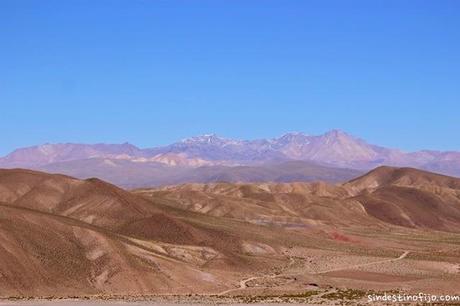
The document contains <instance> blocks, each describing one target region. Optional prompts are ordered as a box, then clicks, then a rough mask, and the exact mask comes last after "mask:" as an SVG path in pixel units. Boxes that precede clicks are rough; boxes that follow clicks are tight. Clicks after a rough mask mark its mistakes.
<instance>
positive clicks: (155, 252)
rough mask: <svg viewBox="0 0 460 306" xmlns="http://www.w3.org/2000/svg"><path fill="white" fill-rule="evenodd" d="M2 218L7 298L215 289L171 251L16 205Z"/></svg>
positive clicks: (0, 268) (1, 286)
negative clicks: (197, 285) (197, 287)
mask: <svg viewBox="0 0 460 306" xmlns="http://www.w3.org/2000/svg"><path fill="white" fill-rule="evenodd" d="M0 216H1V218H0V225H1V226H0V242H1V243H0V257H1V260H0V278H1V281H0V292H1V295H2V296H9V295H15V296H43V295H48V296H49V295H53V296H77V295H91V294H98V293H101V292H105V293H108V294H110V293H112V294H114V293H117V294H130V293H131V294H142V293H149V292H159V293H161V292H163V293H170V292H180V291H182V290H184V289H185V290H186V291H188V290H190V291H192V289H189V287H190V284H193V283H194V282H200V284H201V285H202V287H203V288H206V287H207V288H212V287H215V284H214V283H213V282H211V281H210V280H211V279H212V276H211V275H209V274H208V273H205V272H200V271H199V270H198V269H197V267H194V266H193V265H189V264H187V263H186V262H183V261H180V260H178V259H176V258H175V257H176V256H175V255H174V251H169V250H168V245H164V244H160V243H149V244H145V245H144V244H142V243H139V242H137V241H136V240H133V239H131V238H124V237H122V236H119V235H116V234H113V233H110V232H106V231H103V230H101V229H100V228H97V227H94V226H90V225H88V224H86V223H84V222H80V221H77V220H74V219H71V218H67V217H58V216H55V215H52V214H48V213H43V212H37V211H34V210H30V209H24V208H16V207H13V206H10V205H0ZM191 251H193V250H191ZM197 251H201V252H203V254H205V255H206V256H215V254H216V252H213V251H212V250H210V251H207V250H206V249H205V248H202V249H198V250H195V251H194V252H197ZM182 252H183V253H187V252H188V250H187V247H184V248H183V250H182ZM192 254H193V253H192ZM197 257H198V256H197ZM198 258H199V257H198Z"/></svg>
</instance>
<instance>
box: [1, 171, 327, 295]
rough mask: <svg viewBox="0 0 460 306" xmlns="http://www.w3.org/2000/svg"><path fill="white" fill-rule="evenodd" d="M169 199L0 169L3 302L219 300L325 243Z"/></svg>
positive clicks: (89, 182)
mask: <svg viewBox="0 0 460 306" xmlns="http://www.w3.org/2000/svg"><path fill="white" fill-rule="evenodd" d="M163 202H164V201H163V199H158V201H151V200H148V199H145V198H142V197H140V196H138V195H136V194H133V193H130V192H128V191H125V190H122V189H120V188H118V187H115V186H113V185H110V184H107V183H105V182H102V181H100V180H97V179H88V180H78V179H74V178H71V177H68V176H63V175H52V174H46V173H41V172H35V171H30V170H21V169H14V170H0V280H1V281H0V292H1V296H9V295H19V296H43V295H58V296H69V295H89V294H115V293H116V294H128V295H129V294H133V295H137V294H146V293H150V294H153V293H155V294H159V293H163V294H170V293H181V294H184V293H191V292H205V293H206V292H214V293H215V292H219V291H222V290H224V289H228V286H229V282H234V281H236V280H234V278H235V273H241V272H242V271H245V272H248V273H249V271H257V270H260V269H265V268H270V267H273V265H278V264H281V263H282V261H281V259H282V256H281V254H278V252H279V251H278V250H281V249H283V248H286V247H287V245H303V244H307V243H309V241H311V240H312V239H313V240H314V239H315V238H312V237H311V236H308V235H306V234H299V235H296V236H292V235H290V233H287V232H283V231H280V228H271V227H263V226H256V225H251V224H247V223H243V222H237V221H231V220H227V219H217V218H215V217H213V216H205V215H202V214H197V213H193V212H190V211H184V210H178V209H176V208H173V207H170V206H166V205H164V203H163ZM331 243H332V242H331ZM253 250H257V251H258V252H262V251H263V252H266V253H267V254H271V256H272V257H260V258H259V257H256V256H254V255H251V253H250V252H252V251H253ZM261 250H262V251H261ZM236 277H237V276H236Z"/></svg>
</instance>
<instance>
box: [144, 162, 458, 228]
mask: <svg viewBox="0 0 460 306" xmlns="http://www.w3.org/2000/svg"><path fill="white" fill-rule="evenodd" d="M135 193H138V194H140V195H144V196H145V197H147V198H151V199H155V198H156V199H159V198H162V199H167V200H169V202H168V204H169V205H171V206H174V207H178V208H181V209H185V210H191V211H195V212H199V213H203V214H207V215H212V216H216V217H227V218H233V219H239V220H244V221H248V222H252V223H256V224H267V223H268V224H278V225H283V224H284V225H286V226H294V227H295V226H298V227H302V226H315V227H321V226H325V227H326V228H333V227H343V226H352V227H353V226H368V227H376V226H377V227H381V226H382V224H387V225H388V224H392V225H398V226H404V227H411V228H414V227H417V228H418V227H420V228H429V229H436V230H445V231H460V179H457V178H453V177H448V176H444V175H439V174H435V173H430V172H426V171H421V170H417V169H412V168H392V167H379V168H377V169H375V170H373V171H371V172H369V173H367V174H365V175H363V176H361V177H359V178H357V179H354V180H352V181H350V182H348V183H345V184H342V185H330V184H326V183H321V182H316V183H300V182H299V183H259V184H242V183H240V184H230V183H214V184H185V185H179V186H171V187H164V188H158V189H140V190H136V191H135ZM383 226H384V225H383Z"/></svg>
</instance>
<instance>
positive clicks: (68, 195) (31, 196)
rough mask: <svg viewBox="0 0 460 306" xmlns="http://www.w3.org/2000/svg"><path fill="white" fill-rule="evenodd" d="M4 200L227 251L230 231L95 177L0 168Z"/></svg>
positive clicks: (140, 234) (135, 233) (132, 233)
mask: <svg viewBox="0 0 460 306" xmlns="http://www.w3.org/2000/svg"><path fill="white" fill-rule="evenodd" d="M0 202H3V204H5V205H9V206H13V207H18V208H25V209H29V210H34V211H40V212H45V213H48V214H50V215H56V216H65V217H68V218H72V219H75V220H79V221H82V222H85V223H87V224H91V225H94V226H97V227H99V228H102V229H105V230H109V231H112V232H115V233H119V234H123V235H128V236H132V237H135V238H141V239H150V240H156V241H162V242H167V243H174V244H189V245H193V244H195V245H199V244H202V243H203V241H207V243H208V244H212V245H214V242H216V243H215V245H217V246H219V247H220V248H221V250H224V249H225V250H224V251H228V248H230V249H232V248H233V246H231V245H230V246H229V245H226V244H225V243H221V241H222V237H225V238H226V239H227V240H226V241H232V240H234V239H233V238H232V237H231V235H228V234H226V233H224V232H221V231H217V230H209V229H208V228H206V227H203V226H201V225H192V224H190V220H186V219H183V218H177V217H174V216H172V215H171V214H170V212H169V211H168V207H166V209H165V207H163V206H161V205H158V204H157V203H155V202H152V201H149V200H146V199H145V198H143V197H139V196H138V195H135V194H133V193H130V192H128V191H125V190H123V189H121V188H118V187H116V186H114V185H111V184H109V183H106V182H104V181H101V180H99V179H95V178H91V179H86V180H78V179H75V178H72V177H68V176H64V175H56V174H47V173H43V172H36V171H31V170H23V169H4V170H0Z"/></svg>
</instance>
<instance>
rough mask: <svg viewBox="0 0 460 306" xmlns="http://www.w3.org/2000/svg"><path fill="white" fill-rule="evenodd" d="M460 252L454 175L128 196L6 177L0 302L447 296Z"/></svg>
mask: <svg viewBox="0 0 460 306" xmlns="http://www.w3.org/2000/svg"><path fill="white" fill-rule="evenodd" d="M459 252H460V179H457V178H452V177H447V176H443V175H438V174H434V173H429V172H425V171H420V170H416V169H411V168H391V167H380V168H377V169H375V170H373V171H371V172H369V173H367V174H365V175H364V176H361V177H359V178H356V179H354V180H351V181H349V182H347V183H343V184H336V185H333V184H327V183H324V182H314V183H299V182H292V183H252V184H245V183H211V184H185V185H176V186H169V187H161V188H151V189H149V188H144V189H137V190H134V191H126V190H123V189H120V188H119V187H116V186H114V185H111V184H108V183H106V182H103V181H101V180H99V179H87V180H79V179H75V178H72V177H69V176H64V175H57V174H47V173H43V172H36V171H31V170H21V169H9V170H7V169H4V170H0V259H1V260H0V292H1V295H2V297H27V296H33V297H44V296H54V297H57V296H60V297H67V296H78V297H84V296H86V297H110V296H112V297H113V296H116V297H119V298H120V297H123V296H125V297H126V296H149V297H150V298H153V297H152V296H158V295H165V294H178V295H181V296H184V295H187V294H190V293H195V294H198V295H199V298H202V299H214V301H216V300H217V301H222V299H230V298H231V299H232V300H238V299H241V298H238V297H236V296H248V297H249V296H251V299H255V300H261V301H265V300H266V299H271V298H273V297H274V296H278V297H280V298H281V296H283V295H284V297H283V298H282V299H293V300H292V301H302V302H321V301H323V302H328V303H332V302H334V301H336V300H337V301H338V300H339V299H343V298H344V296H347V298H350V296H349V295H350V292H352V294H351V296H352V298H353V299H358V300H359V299H365V297H366V294H367V293H369V292H373V293H378V292H386V291H390V290H392V292H394V291H398V292H404V293H411V292H427V293H433V294H441V293H443V294H447V293H449V294H453V293H456V290H458V283H459V282H460V274H459V272H460V262H459V261H458V258H459V256H460V253H459ZM350 290H351V291H350ZM369 290H372V291H369ZM246 299H247V298H246ZM334 299H336V300H334Z"/></svg>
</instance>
